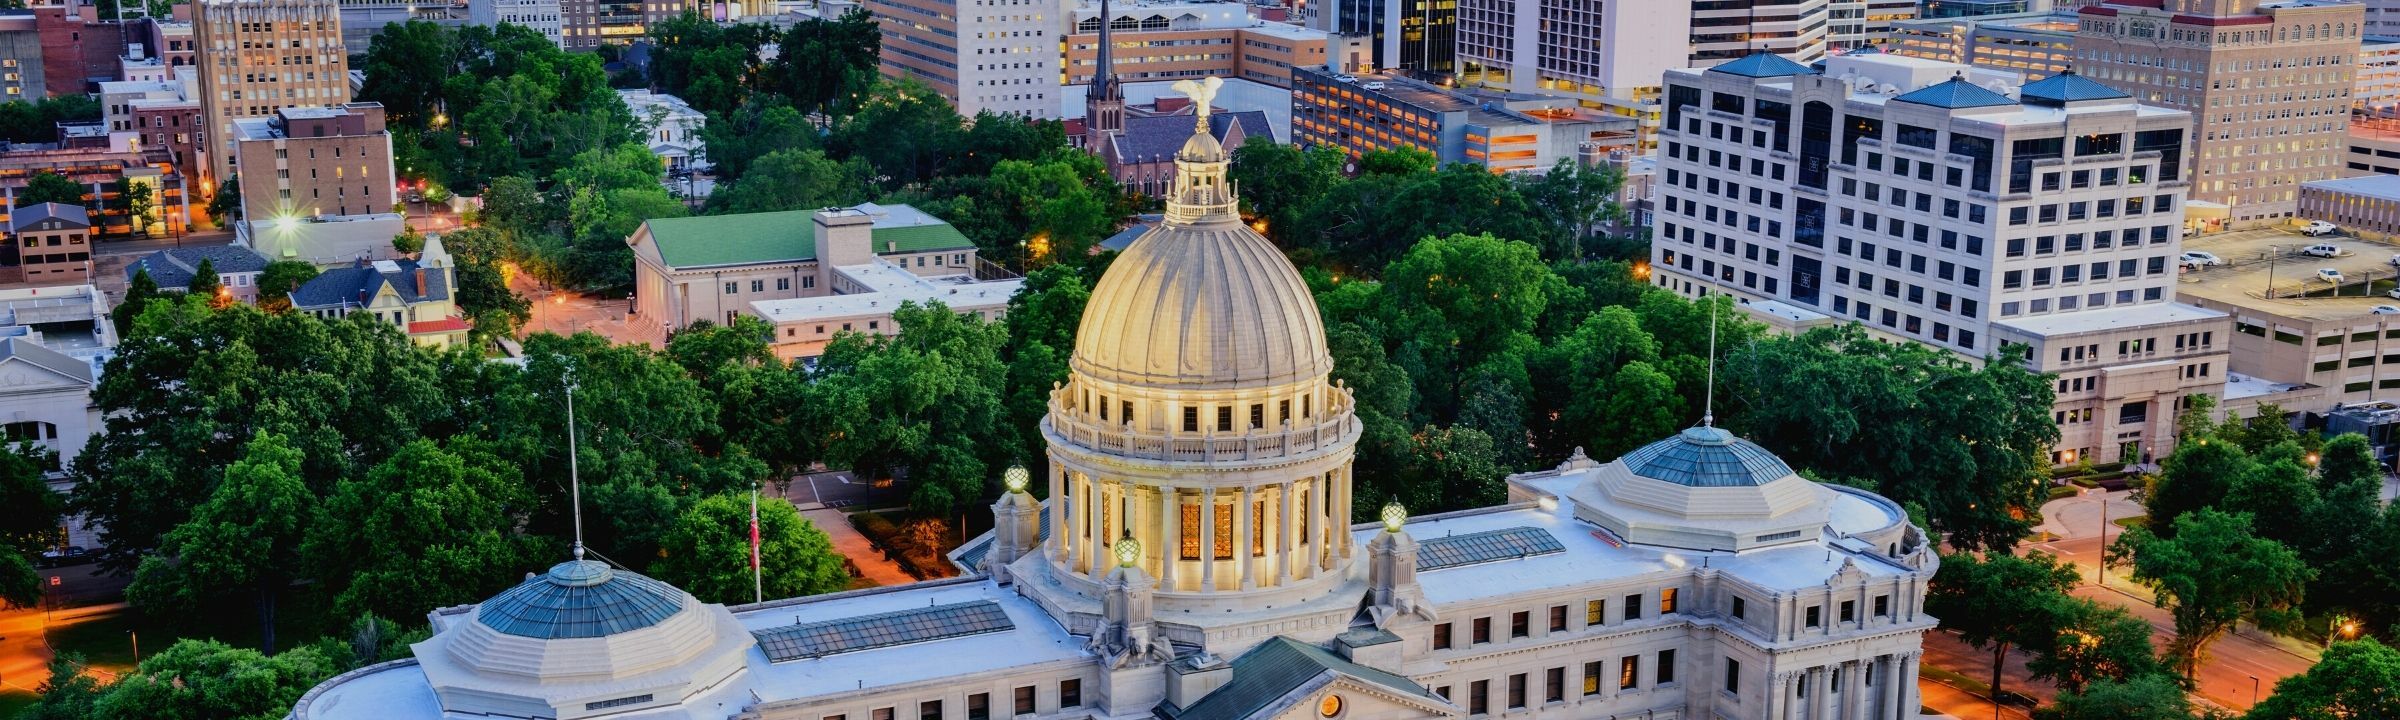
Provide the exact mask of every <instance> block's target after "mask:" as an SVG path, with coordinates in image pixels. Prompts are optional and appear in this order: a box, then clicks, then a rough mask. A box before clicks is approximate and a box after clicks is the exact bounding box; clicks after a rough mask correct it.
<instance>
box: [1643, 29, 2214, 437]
mask: <svg viewBox="0 0 2400 720" xmlns="http://www.w3.org/2000/svg"><path fill="white" fill-rule="evenodd" d="M2014 82H2015V77H2014V76H2012V75H2009V74H2006V73H2000V72H1998V71H1992V70H1984V69H1980V68H1972V67H1968V66H1964V65H1957V64H1952V63H1940V62H1933V61H1928V60H1919V59H1915V58H1906V57H1899V56H1893V55H1880V54H1868V55H1852V56H1840V57H1835V58H1832V59H1830V60H1828V61H1827V63H1826V68H1825V70H1824V72H1823V74H1819V73H1817V72H1815V71H1813V70H1810V69H1809V68H1807V67H1806V66H1802V65H1799V64H1797V63H1793V62H1790V61H1788V60H1784V59H1782V58H1780V57H1777V56H1773V55H1765V54H1761V55H1755V56H1752V57H1749V58H1744V59H1742V60H1740V61H1736V62H1733V63H1727V64H1724V65H1719V66H1716V67H1714V68H1711V69H1708V70H1705V71H1704V70H1696V69H1694V70H1675V71H1673V72H1671V73H1669V75H1668V76H1667V101H1666V104H1667V121H1666V126H1665V127H1664V128H1663V129H1662V130H1661V132H1660V136H1661V141H1662V146H1663V151H1662V153H1661V155H1660V161H1659V162H1660V165H1661V172H1662V173H1663V175H1662V178H1661V179H1662V180H1663V181H1664V182H1663V184H1662V185H1661V186H1660V187H1661V190H1660V194H1661V195H1662V196H1663V198H1662V199H1663V203H1662V204H1661V207H1660V208H1659V210H1658V214H1657V224H1656V226H1655V227H1656V233H1655V237H1656V240H1654V241H1653V243H1652V245H1653V250H1652V258H1651V267H1652V268H1653V272H1652V275H1651V277H1652V281H1653V282H1654V283H1655V284H1657V285H1659V286H1661V287H1664V288H1667V289H1670V290H1673V291H1676V292H1679V293H1682V294H1685V295H1702V294H1727V295H1732V296H1734V297H1735V298H1738V299H1740V300H1742V301H1743V302H1745V303H1747V304H1748V305H1749V306H1750V307H1751V308H1752V309H1754V310H1757V311H1759V312H1760V313H1761V314H1765V315H1786V316H1789V317H1796V318H1799V319H1798V320H1792V321H1791V322H1794V323H1799V322H1806V321H1809V320H1810V319H1811V317H1826V316H1830V317H1833V318H1838V319H1844V320H1855V321H1857V322H1858V323H1860V324H1862V325H1864V326H1866V327H1867V328H1868V329H1869V330H1870V331H1872V332H1874V333H1876V334H1877V335H1880V336H1885V337H1891V338H1897V339H1903V340H1908V341H1913V342H1919V343H1924V344H1928V345H1932V346H1935V347H1939V348H1943V349H1947V350H1950V351H1952V352H1956V353H1959V354H1961V355H1966V356H1969V357H1992V356H1995V355H1996V354H1997V353H1998V352H2000V349H2001V347H2002V345H2003V344H2004V343H2023V344H2027V345H2030V346H2031V351H2032V353H2033V354H2032V357H2031V359H2030V360H2029V361H2028V365H2030V366H2031V367H2032V368H2033V369H2036V370H2039V371H2044V372H2057V373H2059V374H2060V375H2059V377H2060V379H2061V381H2062V382H2063V383H2064V384H2063V385H2062V387H2061V389H2060V391H2059V395H2058V400H2057V403H2058V404H2057V405H2056V406H2055V407H2054V410H2055V414H2056V419H2057V420H2058V422H2059V426H2060V433H2061V436H2062V439H2061V440H2060V442H2059V445H2058V448H2059V449H2060V452H2061V453H2062V454H2061V455H2058V456H2055V457H2054V458H2053V459H2054V460H2056V461H2058V462H2061V463H2071V462H2075V461H2076V460H2077V459H2079V458H2083V457H2091V456H2093V455H2094V454H2098V455H2100V456H2101V457H2102V458H2105V459H2109V460H2116V459H2130V460H2134V461H2138V460H2140V459H2142V458H2143V457H2157V456H2159V455H2160V454H2163V453H2164V452H2165V451H2166V450H2167V449H2168V446H2171V445H2172V442H2173V438H2174V433H2173V432H2172V428H2171V427H2170V426H2171V425H2172V423H2173V415H2174V411H2175V410H2176V409H2177V408H2179V407H2180V406H2181V405H2182V404H2183V403H2184V402H2186V400H2184V398H2185V396H2189V395H2215V394H2217V393H2218V392H2221V390H2220V388H2221V387H2222V386H2223V384H2224V382H2225V370H2226V364H2225V357H2224V349H2223V348H2224V343H2225V342H2226V341H2227V340H2228V338H2227V336H2228V335H2229V334H2230V333H2231V327H2230V325H2228V324H2227V321H2226V318H2225V316H2224V314H2222V313H2219V312H2212V311H2206V310H2200V309H2197V308H2192V307H2189V306H2185V305H2178V304H2176V303H2175V291H2176V290H2175V289H2176V279H2177V274H2176V271H2177V269H2178V268H2177V263H2176V257H2177V255H2178V253H2179V252H2180V250H2179V246H2178V244H2177V243H2178V241H2179V240H2180V239H2181V237H2182V233H2181V227H2180V226H2181V225H2182V217H2183V216H2182V210H2183V197H2184V192H2185V189H2186V187H2187V186H2188V183H2189V177H2188V172H2189V169H2188V166H2186V165H2185V164H2184V160H2185V150H2184V148H2185V143H2186V140H2185V138H2186V136H2187V134H2188V133H2189V132H2190V123H2191V120H2190V117H2189V116H2188V115H2187V114H2185V113H2183V112H2181V111H2176V110H2169V109H2163V108H2155V107H2149V106H2144V105H2138V104H2135V103H2134V102H2133V100H2132V98H2130V97H2128V96H2127V95H2126V94H2125V93H2123V92H2119V91H2117V90H2115V89H2112V88H2109V87H2107V86H2105V85H2102V84H2100V83H2098V82H2095V81H2093V80H2092V79H2090V78H2085V77H2083V76H2080V75H2076V74H2073V73H2062V74H2060V75H2057V76H2053V77H2051V78H2049V79H2047V80H2043V81H2040V82H2035V83H2031V84H2027V85H2023V86H2022V87H2019V86H2016V85H2015V84H2014ZM1728 116H1732V117H1734V118H1739V119H1738V120H1732V118H1729V117H1728ZM1729 120H1731V121H1729ZM1787 319H1789V318H1787Z"/></svg>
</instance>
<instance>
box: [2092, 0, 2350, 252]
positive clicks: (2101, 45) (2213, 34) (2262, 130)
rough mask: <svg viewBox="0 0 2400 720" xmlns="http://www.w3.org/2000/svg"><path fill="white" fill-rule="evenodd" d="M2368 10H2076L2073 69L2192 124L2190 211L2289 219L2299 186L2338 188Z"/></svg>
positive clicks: (2152, 5)
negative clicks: (2217, 209)
mask: <svg viewBox="0 0 2400 720" xmlns="http://www.w3.org/2000/svg"><path fill="white" fill-rule="evenodd" d="M2361 12H2362V6H2360V5H2358V4H2356V3H2340V2H2328V1H2327V0H2292V1H2290V2H2269V3H2262V2H2259V0H2163V2H2162V1H2161V0H2115V1H2111V2H2105V3H2100V4H2096V5H2091V6H2087V7H2084V8H2082V9H2080V10H2077V13H2079V15H2080V17H2081V19H2082V26H2081V28H2080V29H2079V30H2078V31H2077V33H2076V39H2075V68H2076V70H2077V71H2078V72H2082V73H2084V74H2086V75H2089V76H2090V77H2091V78H2092V79H2094V80H2098V81H2100V82H2104V83H2109V84H2111V85H2112V86H2115V87H2117V88H2119V89H2122V90H2124V91H2125V92H2128V93H2131V94H2132V95H2133V96H2134V98H2135V99H2136V100H2139V101H2140V102H2142V103H2143V104H2146V105H2156V106H2160V107H2171V108H2176V109H2179V110H2184V111H2186V112H2189V113H2191V114H2192V120H2193V122H2194V128H2193V137H2192V142H2191V151H2192V170H2193V175H2194V176H2193V179H2192V190H2191V197H2192V200H2194V201H2196V202H2207V203H2213V204H2216V205H2220V206H2224V207H2225V208H2227V210H2226V214H2227V215H2228V216H2229V219H2230V221H2231V222H2232V223H2234V224H2236V225H2242V224H2257V223H2265V222H2276V221H2281V220H2284V219H2287V218H2290V217H2292V213H2293V211H2294V210H2295V209H2296V208H2297V207H2298V199H2299V193H2300V184H2301V183H2304V182H2309V181H2312V180H2330V179H2333V178H2337V177H2341V176H2342V175H2343V174H2344V172H2343V164H2344V162H2345V158H2344V155H2345V154H2346V153H2345V151H2344V149H2343V147H2344V145H2345V143H2346V142H2347V140H2348V131H2349V126H2350V97H2349V96H2350V94H2351V92H2352V90H2353V85H2352V82H2353V75H2352V69H2353V63H2355V62H2356V60H2357V58H2358V55H2359V46H2360V41H2361V36H2362V33H2361V32H2360V22H2361V18H2362V15H2361Z"/></svg>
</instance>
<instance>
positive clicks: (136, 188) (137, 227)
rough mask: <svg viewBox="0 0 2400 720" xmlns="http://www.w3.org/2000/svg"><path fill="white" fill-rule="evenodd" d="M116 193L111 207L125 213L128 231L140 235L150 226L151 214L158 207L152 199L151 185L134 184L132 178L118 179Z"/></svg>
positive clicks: (143, 183) (110, 202)
mask: <svg viewBox="0 0 2400 720" xmlns="http://www.w3.org/2000/svg"><path fill="white" fill-rule="evenodd" d="M115 192H116V197H115V198H113V199H111V200H110V201H109V207H110V208H111V209H114V210H116V211H117V212H120V213H124V215H125V227H126V229H127V230H128V231H130V232H132V233H136V234H139V233H140V232H142V229H143V228H145V227H148V226H149V224H150V213H151V211H152V210H154V209H156V208H157V207H158V205H157V203H156V202H154V200H153V198H152V197H151V185H150V183H147V182H134V180H133V178H130V177H122V178H117V182H116V188H115Z"/></svg>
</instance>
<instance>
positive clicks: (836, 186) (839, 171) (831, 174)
mask: <svg viewBox="0 0 2400 720" xmlns="http://www.w3.org/2000/svg"><path fill="white" fill-rule="evenodd" d="M871 172H873V171H872V170H869V169H868V168H867V165H866V163H863V162H859V161H857V160H851V161H849V162H835V161H834V160H832V159H829V158H827V157H825V153H823V152H821V151H818V150H813V149H792V150H778V151H775V152H772V153H768V154H767V155H766V156H764V157H760V158H758V161H757V162H756V163H755V164H754V165H752V166H751V167H750V168H749V171H748V173H747V174H745V175H743V176H742V178H743V179H742V180H738V181H735V182H733V183H732V184H730V185H728V184H723V183H720V184H718V185H717V190H716V192H715V193H714V194H711V195H709V197H708V207H709V211H710V212H716V213H750V212H773V211H778V210H814V209H817V208H827V207H848V206H851V205H857V204H859V203H862V202H866V201H867V199H868V194H867V193H868V192H869V190H870V189H872V188H873V186H872V185H870V184H868V182H867V178H868V175H869V173H871Z"/></svg>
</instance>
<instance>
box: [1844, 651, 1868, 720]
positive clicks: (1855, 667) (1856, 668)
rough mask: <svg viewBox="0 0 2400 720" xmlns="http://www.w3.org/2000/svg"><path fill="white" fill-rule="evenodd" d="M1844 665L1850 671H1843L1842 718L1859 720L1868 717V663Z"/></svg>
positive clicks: (1859, 662)
mask: <svg viewBox="0 0 2400 720" xmlns="http://www.w3.org/2000/svg"><path fill="white" fill-rule="evenodd" d="M1843 665H1844V666H1845V667H1847V668H1849V669H1847V670H1843V671H1842V685H1843V688H1842V714H1841V717H1843V718H1847V719H1848V720H1859V719H1860V718H1864V717H1866V716H1867V707H1868V706H1867V661H1865V660H1852V661H1850V662H1847V663H1843Z"/></svg>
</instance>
